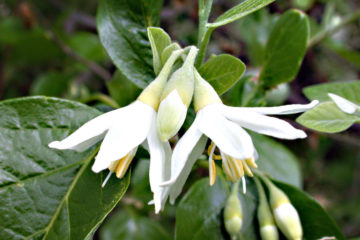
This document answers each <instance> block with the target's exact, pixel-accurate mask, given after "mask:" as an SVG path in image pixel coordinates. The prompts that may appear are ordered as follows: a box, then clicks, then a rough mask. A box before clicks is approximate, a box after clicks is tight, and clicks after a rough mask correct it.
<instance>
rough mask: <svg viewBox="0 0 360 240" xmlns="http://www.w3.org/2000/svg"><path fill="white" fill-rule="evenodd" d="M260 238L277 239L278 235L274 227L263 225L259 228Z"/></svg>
mask: <svg viewBox="0 0 360 240" xmlns="http://www.w3.org/2000/svg"><path fill="white" fill-rule="evenodd" d="M260 236H261V239H262V240H277V239H279V233H278V230H277V228H276V226H275V225H265V226H262V227H260Z"/></svg>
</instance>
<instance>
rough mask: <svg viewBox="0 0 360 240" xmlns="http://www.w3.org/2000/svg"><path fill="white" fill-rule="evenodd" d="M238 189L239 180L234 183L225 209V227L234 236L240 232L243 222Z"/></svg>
mask: <svg viewBox="0 0 360 240" xmlns="http://www.w3.org/2000/svg"><path fill="white" fill-rule="evenodd" d="M237 189H238V182H237V183H236V184H234V186H233V190H232V193H231V194H230V196H229V198H228V199H227V202H226V205H225V209H224V223H225V229H226V231H227V232H228V233H229V234H230V236H231V237H233V238H234V237H235V236H236V235H238V234H239V232H240V230H241V227H242V223H243V220H242V208H241V202H240V199H239V198H238V196H237Z"/></svg>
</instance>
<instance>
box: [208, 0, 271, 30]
mask: <svg viewBox="0 0 360 240" xmlns="http://www.w3.org/2000/svg"><path fill="white" fill-rule="evenodd" d="M272 2H274V0H246V1H244V2H242V3H240V4H238V5H236V6H235V7H233V8H231V9H229V10H228V11H226V12H225V13H224V14H222V15H220V16H219V17H218V18H217V19H216V20H215V22H213V23H209V24H208V25H207V26H208V27H211V28H216V27H220V26H223V25H225V24H228V23H231V22H234V21H236V20H238V19H240V18H242V17H245V16H246V15H248V14H250V13H252V12H255V11H256V10H258V9H260V8H263V7H265V6H266V5H268V4H270V3H272Z"/></svg>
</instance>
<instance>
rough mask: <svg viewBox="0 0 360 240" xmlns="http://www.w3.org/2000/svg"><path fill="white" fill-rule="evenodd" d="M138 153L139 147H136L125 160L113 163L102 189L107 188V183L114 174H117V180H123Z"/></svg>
mask: <svg viewBox="0 0 360 240" xmlns="http://www.w3.org/2000/svg"><path fill="white" fill-rule="evenodd" d="M136 151H137V147H135V148H134V149H133V150H131V151H130V152H129V153H128V154H126V155H125V156H124V157H123V158H121V159H119V160H116V161H113V162H112V163H111V164H110V165H109V167H108V168H109V170H110V172H109V174H108V175H107V177H106V178H105V180H104V182H103V184H102V187H104V186H105V184H106V183H107V181H108V180H109V179H110V176H111V174H112V173H113V172H115V174H116V177H117V178H122V177H124V175H125V173H126V171H127V170H128V168H129V166H130V163H131V161H132V160H133V159H134V157H135V154H136Z"/></svg>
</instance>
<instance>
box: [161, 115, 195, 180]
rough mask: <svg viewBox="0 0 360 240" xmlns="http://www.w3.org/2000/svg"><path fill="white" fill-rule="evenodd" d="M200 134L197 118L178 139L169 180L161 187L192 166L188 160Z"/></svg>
mask: <svg viewBox="0 0 360 240" xmlns="http://www.w3.org/2000/svg"><path fill="white" fill-rule="evenodd" d="M201 136H202V132H201V131H199V118H198V117H196V118H195V121H194V122H193V124H192V125H191V127H190V128H189V129H188V130H187V131H186V133H185V134H184V135H183V136H182V137H181V138H180V140H179V141H178V143H177V144H176V146H175V149H174V151H173V154H172V157H171V179H170V180H169V181H166V182H163V183H162V184H161V185H162V186H167V185H171V184H173V183H174V182H175V181H177V179H178V178H179V176H180V175H181V174H182V172H183V171H186V169H185V168H186V167H189V166H190V165H191V166H190V168H191V167H192V164H190V163H188V161H189V160H188V158H189V156H190V154H191V152H192V151H193V148H194V147H195V145H196V144H197V142H198V141H199V140H200V138H201Z"/></svg>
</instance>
